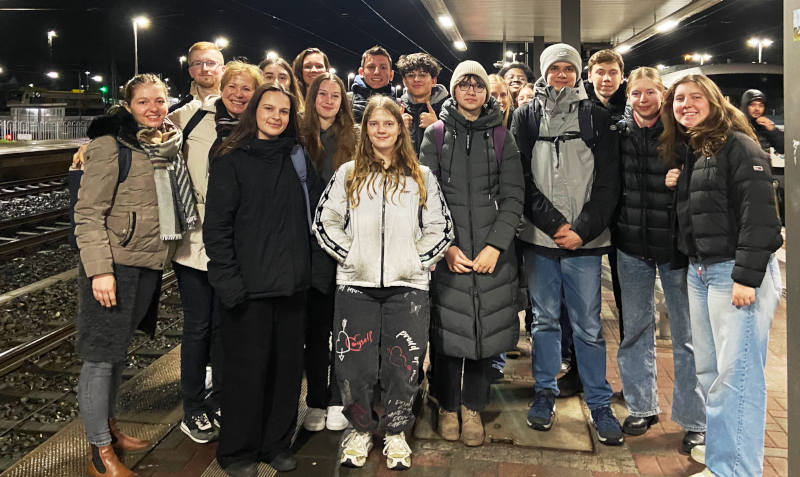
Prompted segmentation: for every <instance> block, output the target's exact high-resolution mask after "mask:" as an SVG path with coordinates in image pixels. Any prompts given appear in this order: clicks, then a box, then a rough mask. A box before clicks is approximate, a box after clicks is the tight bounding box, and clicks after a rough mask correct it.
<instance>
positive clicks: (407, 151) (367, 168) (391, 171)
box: [345, 95, 427, 208]
mask: <svg viewBox="0 0 800 477" xmlns="http://www.w3.org/2000/svg"><path fill="white" fill-rule="evenodd" d="M378 109H382V110H384V111H386V112H388V113H389V114H391V115H392V116H393V117H394V119H395V121H397V125H398V129H399V131H400V132H399V135H398V136H397V141H396V142H395V144H394V150H392V153H391V156H392V163H391V165H390V166H389V167H388V168H387V169H384V168H383V164H381V163H380V162H379V161H378V160H377V159H376V157H375V151H374V150H373V149H372V142H371V141H370V139H369V135H368V134H367V132H368V131H367V123H368V122H369V119H370V117H372V114H373V113H374V112H375V111H377V110H378ZM353 160H354V161H355V166H354V167H353V171H352V172H351V173H350V176H349V177H348V178H347V181H346V183H345V187H346V190H347V195H348V197H349V198H350V203H351V204H352V207H353V208H355V207H357V206H358V199H359V194H360V193H361V189H362V188H364V187H366V188H367V194H369V197H370V198H372V197H373V195H372V194H373V193H375V181H376V179H378V178H379V177H381V176H385V177H386V179H387V182H388V186H389V189H390V190H391V194H389V195H394V193H396V192H397V188H398V187H401V188H402V189H401V190H405V179H404V178H405V176H406V175H409V176H411V177H412V178H413V179H414V181H416V183H417V185H418V186H419V203H420V205H423V206H424V205H425V201H426V198H427V194H426V188H425V178H424V177H423V176H422V169H420V166H419V163H418V162H417V155H416V153H414V148H413V146H412V145H411V136H410V135H409V133H408V128H406V127H405V126H404V124H403V115H402V110H401V109H400V106H398V105H397V103H395V102H394V100H393V99H392V98H390V97H388V96H383V95H375V96H372V97H371V98H369V101H367V107H366V108H365V109H364V117H363V119H362V120H361V137H360V140H359V144H358V148H357V149H356V154H355V157H354V159H353Z"/></svg>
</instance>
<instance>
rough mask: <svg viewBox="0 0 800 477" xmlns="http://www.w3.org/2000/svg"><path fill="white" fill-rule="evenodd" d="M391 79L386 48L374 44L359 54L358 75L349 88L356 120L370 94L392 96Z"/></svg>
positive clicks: (392, 72)
mask: <svg viewBox="0 0 800 477" xmlns="http://www.w3.org/2000/svg"><path fill="white" fill-rule="evenodd" d="M393 79H394V70H392V55H390V54H389V52H388V51H386V48H384V47H382V46H380V45H375V46H373V47H372V48H370V49H368V50H367V51H365V52H364V54H363V55H361V66H360V67H359V68H358V76H356V78H355V79H354V80H353V86H352V87H351V88H350V89H351V91H352V92H353V116H354V117H355V120H356V122H358V123H360V122H361V117H362V116H363V115H364V109H365V108H366V107H367V100H368V99H369V98H370V96H374V95H376V94H383V95H385V96H392V85H391V82H392V80H393Z"/></svg>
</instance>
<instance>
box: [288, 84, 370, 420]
mask: <svg viewBox="0 0 800 477" xmlns="http://www.w3.org/2000/svg"><path fill="white" fill-rule="evenodd" d="M357 133H358V131H357V128H356V127H355V125H354V123H353V112H352V111H351V110H350V103H349V102H348V101H347V89H346V88H345V85H344V83H343V82H342V80H341V79H340V78H339V77H338V76H336V75H335V74H333V73H322V74H321V75H319V76H317V77H316V78H315V79H314V81H312V82H311V85H310V86H309V88H308V94H307V95H306V107H305V113H304V114H303V116H302V117H301V118H300V124H299V135H300V140H301V142H302V143H303V146H304V147H305V148H306V150H307V151H308V154H309V156H310V157H311V163H312V164H313V165H314V170H316V172H317V175H318V176H319V177H320V180H321V181H322V183H323V184H327V183H328V182H330V180H331V178H332V177H333V174H334V172H336V170H337V169H338V168H339V166H341V165H342V164H344V163H345V162H347V161H350V160H352V158H353V156H354V154H355V151H356V142H357V139H358V137H357ZM313 245H314V246H313V247H312V257H311V260H312V264H313V268H312V275H311V288H309V290H308V304H307V307H308V316H307V322H306V351H305V370H306V381H307V383H308V393H307V394H306V404H307V405H308V408H309V409H308V413H306V417H305V419H304V420H303V427H304V428H305V429H306V430H308V431H312V432H314V431H321V430H322V429H325V428H326V427H327V428H328V430H331V431H341V430H342V429H344V428H346V427H347V425H348V420H347V418H346V417H345V416H344V414H342V411H343V407H342V395H341V393H340V392H339V386H338V385H337V380H336V372H335V367H334V363H333V357H334V354H333V350H331V348H330V344H329V343H330V338H331V331H332V330H333V313H334V296H335V285H336V261H335V260H334V259H333V258H331V257H330V256H328V254H327V253H325V252H324V251H323V250H322V249H321V248H319V247H317V246H316V243H314V244H313ZM334 342H335V340H334ZM329 368H330V373H329V372H328V369H329Z"/></svg>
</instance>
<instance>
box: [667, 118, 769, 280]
mask: <svg viewBox="0 0 800 477" xmlns="http://www.w3.org/2000/svg"><path fill="white" fill-rule="evenodd" d="M678 157H679V158H682V159H683V161H684V166H683V172H682V173H681V175H680V177H679V178H678V188H677V204H678V205H677V213H678V229H679V236H678V247H679V248H680V250H681V252H683V253H684V254H686V255H688V256H689V257H690V259H691V260H693V261H697V262H700V263H703V264H711V263H717V262H722V261H725V260H735V261H736V263H735V265H734V268H733V273H732V274H731V276H732V278H733V280H734V281H735V282H737V283H740V284H742V285H746V286H749V287H758V286H761V282H762V280H763V279H764V272H765V270H766V268H767V263H768V262H769V258H770V255H771V254H772V253H773V252H775V251H776V250H778V248H780V246H781V244H782V243H783V238H782V237H781V223H780V220H779V219H778V213H777V210H776V207H775V199H774V197H775V196H774V192H773V189H772V177H771V174H770V169H769V165H768V159H767V156H766V153H765V152H764V151H763V150H761V148H760V147H759V145H758V144H757V143H756V142H755V141H753V140H752V139H750V138H749V137H748V136H747V135H746V134H743V133H741V132H738V131H737V132H733V133H731V134H730V136H728V139H727V140H726V141H725V144H724V145H723V146H722V149H720V151H719V152H717V153H716V154H714V155H713V156H711V157H699V158H698V157H696V156H695V154H694V153H693V151H691V150H690V149H689V148H688V147H684V148H683V151H679V156H678Z"/></svg>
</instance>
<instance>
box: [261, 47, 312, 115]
mask: <svg viewBox="0 0 800 477" xmlns="http://www.w3.org/2000/svg"><path fill="white" fill-rule="evenodd" d="M270 65H278V66H280V67H281V68H283V70H284V71H285V72H286V74H288V75H289V92H290V93H292V94H293V95H294V97H295V98H297V99H298V101H299V100H300V98H302V97H303V96H302V95H301V94H300V85H298V84H297V77H296V76H295V75H294V71H293V70H292V66H291V65H290V64H289V62H288V61H286V60H284V59H283V58H280V57H275V58H272V57H270V58H265V59H264V60H263V61H261V63H259V64H258V69H259V70H261V74H262V75H263V74H264V68H266V67H267V66H270ZM264 81H266V79H265V80H264ZM297 106H298V107H300V106H302V105H301V104H299V103H298V104H297Z"/></svg>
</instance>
